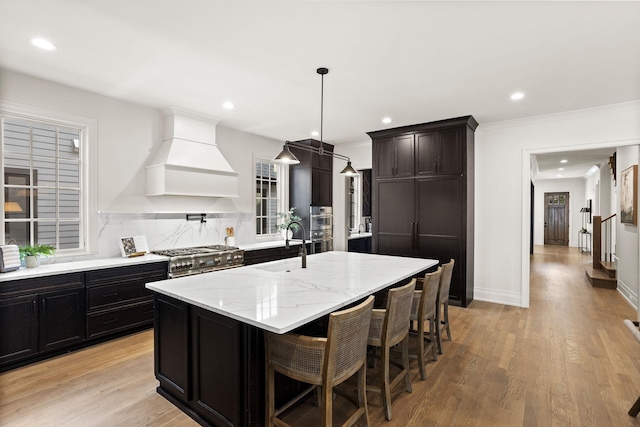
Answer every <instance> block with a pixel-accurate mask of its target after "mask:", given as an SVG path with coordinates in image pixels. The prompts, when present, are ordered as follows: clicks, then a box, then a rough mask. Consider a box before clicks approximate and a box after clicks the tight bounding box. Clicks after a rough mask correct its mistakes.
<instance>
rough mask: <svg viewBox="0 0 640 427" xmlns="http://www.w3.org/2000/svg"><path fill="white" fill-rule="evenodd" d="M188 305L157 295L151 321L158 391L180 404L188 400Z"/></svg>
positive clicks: (189, 397)
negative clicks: (153, 316) (152, 321)
mask: <svg viewBox="0 0 640 427" xmlns="http://www.w3.org/2000/svg"><path fill="white" fill-rule="evenodd" d="M190 342H191V339H190V337H189V305H188V304H186V303H184V302H182V301H178V300H176V299H173V298H170V297H167V296H164V295H161V294H156V295H155V318H154V347H155V348H154V357H155V361H154V366H155V375H156V379H157V380H158V381H159V382H160V387H159V389H158V391H160V390H161V389H162V390H164V391H165V394H164V395H165V396H167V395H166V393H169V396H167V397H173V398H174V399H177V400H178V401H179V402H182V403H188V402H189V401H190V400H191V378H190V377H189V372H190V369H189V367H190V365H191V361H190V359H189V343H190Z"/></svg>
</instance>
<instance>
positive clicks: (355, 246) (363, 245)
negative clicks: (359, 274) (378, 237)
mask: <svg viewBox="0 0 640 427" xmlns="http://www.w3.org/2000/svg"><path fill="white" fill-rule="evenodd" d="M347 248H348V251H349V252H360V253H363V254H370V253H371V237H360V238H357V239H349V241H348V242H347Z"/></svg>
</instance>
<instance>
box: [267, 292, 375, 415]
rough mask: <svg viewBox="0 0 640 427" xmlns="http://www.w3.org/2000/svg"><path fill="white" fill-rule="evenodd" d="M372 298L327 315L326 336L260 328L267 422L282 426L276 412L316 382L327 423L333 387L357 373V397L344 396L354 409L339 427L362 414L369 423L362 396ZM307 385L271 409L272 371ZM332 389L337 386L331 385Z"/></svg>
mask: <svg viewBox="0 0 640 427" xmlns="http://www.w3.org/2000/svg"><path fill="white" fill-rule="evenodd" d="M373 301H374V297H373V296H370V297H368V298H367V299H366V300H365V301H364V302H362V303H361V304H359V305H357V306H355V307H352V308H350V309H347V310H343V311H338V312H335V313H331V314H330V315H329V329H328V332H327V338H316V337H310V336H305V335H298V334H294V333H288V334H282V335H278V334H273V333H270V332H265V333H264V337H265V356H266V361H265V364H266V374H265V375H266V378H265V380H266V381H265V382H266V384H265V388H266V399H265V400H266V414H265V415H266V420H265V424H266V425H267V426H274V425H275V426H288V425H289V424H287V423H285V422H284V421H282V420H281V419H280V418H278V415H280V414H281V413H282V412H284V411H285V410H286V409H288V408H289V407H290V406H291V405H293V404H294V403H295V402H297V401H299V400H300V399H301V398H303V397H304V396H306V395H307V394H308V393H310V392H312V391H314V390H316V389H317V387H318V386H320V387H321V389H320V390H319V392H320V395H321V396H320V403H321V406H322V410H323V411H322V425H323V426H325V427H330V426H331V425H332V419H333V418H332V412H333V410H332V409H333V406H332V404H333V402H332V396H333V392H334V387H335V386H337V385H338V384H341V383H342V382H344V381H345V380H347V379H349V378H350V377H352V376H353V375H354V374H356V373H357V374H358V396H357V400H354V399H351V398H350V397H347V396H344V397H346V398H347V399H348V400H349V401H351V402H352V403H353V404H354V405H355V406H356V408H357V409H356V411H355V412H354V413H353V414H352V415H351V416H350V417H349V419H348V420H347V421H346V422H345V423H344V424H343V426H351V425H353V424H354V423H355V422H356V421H357V420H358V419H359V418H360V417H362V416H364V422H365V425H366V426H368V425H369V413H368V412H367V398H366V363H365V362H366V356H367V336H368V332H369V324H370V321H371V310H372V308H373ZM275 372H280V373H281V374H283V375H286V376H288V377H290V378H293V379H295V380H298V381H302V382H305V383H308V384H312V386H311V387H309V388H308V389H307V390H305V391H303V392H302V393H301V394H300V395H298V396H297V397H295V398H294V399H293V400H292V401H290V402H289V403H287V404H286V405H285V406H283V407H282V408H280V409H276V408H275V384H274V376H275V375H274V373H275ZM335 391H337V390H335Z"/></svg>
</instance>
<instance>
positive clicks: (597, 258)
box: [592, 214, 616, 270]
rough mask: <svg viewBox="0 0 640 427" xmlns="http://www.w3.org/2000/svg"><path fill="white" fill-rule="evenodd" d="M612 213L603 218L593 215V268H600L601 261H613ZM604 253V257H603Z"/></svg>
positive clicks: (613, 229) (613, 228) (613, 225)
mask: <svg viewBox="0 0 640 427" xmlns="http://www.w3.org/2000/svg"><path fill="white" fill-rule="evenodd" d="M615 216H616V214H613V215H611V216H609V217H607V218H605V219H604V220H603V219H602V217H601V216H599V215H594V216H593V263H592V267H593V268H594V269H595V270H600V269H601V268H602V265H601V264H600V263H601V262H602V261H609V262H611V261H613V250H612V247H613V236H614V233H615V232H616V230H615V223H616V222H615V221H613V218H614V217H615ZM603 255H604V257H603Z"/></svg>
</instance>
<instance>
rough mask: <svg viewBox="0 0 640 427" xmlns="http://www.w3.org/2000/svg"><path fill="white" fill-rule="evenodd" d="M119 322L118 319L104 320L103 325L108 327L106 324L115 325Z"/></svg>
mask: <svg viewBox="0 0 640 427" xmlns="http://www.w3.org/2000/svg"><path fill="white" fill-rule="evenodd" d="M117 321H118V319H109V320H103V321H102V324H103V325H106V324H109V323H113V322H117Z"/></svg>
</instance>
